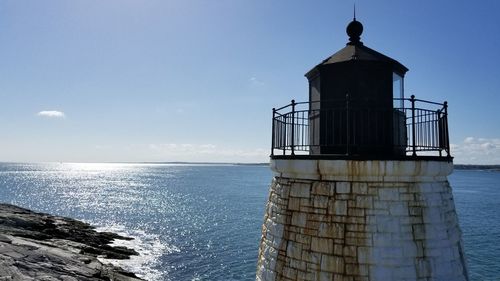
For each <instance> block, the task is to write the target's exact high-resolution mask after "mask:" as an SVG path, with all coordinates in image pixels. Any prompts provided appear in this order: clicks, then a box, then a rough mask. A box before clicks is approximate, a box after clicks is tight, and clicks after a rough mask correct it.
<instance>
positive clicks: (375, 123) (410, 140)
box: [271, 95, 451, 159]
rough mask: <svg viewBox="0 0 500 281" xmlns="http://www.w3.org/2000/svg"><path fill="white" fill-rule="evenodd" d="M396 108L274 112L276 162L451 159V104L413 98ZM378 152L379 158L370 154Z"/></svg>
mask: <svg viewBox="0 0 500 281" xmlns="http://www.w3.org/2000/svg"><path fill="white" fill-rule="evenodd" d="M394 102H395V103H396V102H397V103H398V106H397V107H393V108H387V106H385V108H380V107H377V106H372V105H370V106H367V104H369V103H367V102H366V101H365V103H364V104H365V105H364V106H360V103H356V102H355V101H353V100H350V99H349V96H348V95H346V99H345V100H329V101H316V102H295V101H294V100H292V102H291V103H290V104H288V105H286V106H283V107H280V108H273V120H272V144H271V145H272V147H271V156H272V157H274V158H280V157H292V156H296V155H310V156H314V157H317V156H320V157H321V156H333V157H340V158H349V157H354V158H355V157H358V156H368V158H370V156H374V155H375V154H377V153H378V154H379V155H378V156H380V153H383V155H385V156H384V157H385V158H394V159H396V158H408V157H410V158H411V157H428V156H434V157H442V158H450V157H451V156H450V143H449V134H448V104H447V102H446V101H445V102H444V103H436V102H430V101H425V100H420V99H416V98H415V96H413V95H412V96H411V98H404V99H398V98H395V99H394ZM372 152H377V153H372Z"/></svg>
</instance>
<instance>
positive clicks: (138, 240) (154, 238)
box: [96, 224, 180, 281]
mask: <svg viewBox="0 0 500 281" xmlns="http://www.w3.org/2000/svg"><path fill="white" fill-rule="evenodd" d="M96 231H99V232H105V231H106V232H113V233H116V234H119V235H122V236H125V237H131V238H134V239H133V240H114V241H113V243H112V244H111V245H112V246H124V247H127V248H131V249H134V250H135V251H137V252H138V253H139V255H138V256H131V257H130V259H126V260H117V259H105V258H99V260H100V261H101V262H103V263H111V264H113V265H116V266H119V267H121V268H123V269H125V270H127V271H130V272H133V273H135V274H136V275H137V276H139V277H141V278H143V279H145V280H151V281H156V280H164V279H165V278H166V276H165V274H166V272H163V271H160V270H158V269H155V267H156V266H157V265H158V264H159V262H160V261H159V259H160V257H161V256H162V255H164V254H169V253H174V252H179V251H180V250H179V249H178V248H177V247H175V246H173V245H167V244H166V243H164V242H162V241H161V240H160V239H159V236H158V235H156V234H151V233H147V232H145V231H144V230H139V229H127V228H126V227H125V226H124V225H120V224H113V225H105V226H99V227H97V228H96Z"/></svg>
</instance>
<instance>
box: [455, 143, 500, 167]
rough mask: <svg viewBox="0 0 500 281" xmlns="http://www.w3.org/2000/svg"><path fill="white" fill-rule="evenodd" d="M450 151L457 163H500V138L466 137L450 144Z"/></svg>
mask: <svg viewBox="0 0 500 281" xmlns="http://www.w3.org/2000/svg"><path fill="white" fill-rule="evenodd" d="M450 146H451V153H452V156H454V157H455V162H456V163H459V164H500V139H498V138H476V137H467V138H465V139H464V140H463V142H462V143H458V144H457V143H455V144H451V145H450Z"/></svg>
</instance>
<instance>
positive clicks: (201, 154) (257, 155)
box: [149, 143, 269, 162]
mask: <svg viewBox="0 0 500 281" xmlns="http://www.w3.org/2000/svg"><path fill="white" fill-rule="evenodd" d="M149 149H150V150H152V151H155V154H156V155H161V156H164V157H170V158H172V159H191V160H190V161H209V162H212V161H229V162H239V161H243V162H264V161H267V160H268V157H269V151H268V150H267V149H261V148H255V149H237V148H231V147H219V146H216V145H214V144H191V143H162V144H150V145H149Z"/></svg>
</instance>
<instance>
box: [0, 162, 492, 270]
mask: <svg viewBox="0 0 500 281" xmlns="http://www.w3.org/2000/svg"><path fill="white" fill-rule="evenodd" d="M271 177H272V174H271V171H270V170H269V168H268V167H267V166H252V165H180V164H175V165H174V164H108V163H96V164H92V163H87V164H77V163H74V164H72V163H61V164H59V163H47V164H17V163H0V202H5V203H12V204H16V205H19V206H22V207H25V208H29V209H32V210H35V211H40V212H47V213H51V214H57V215H61V216H68V217H72V218H76V219H80V220H84V221H86V222H88V223H90V224H92V225H94V226H96V227H97V229H98V230H103V231H113V232H117V233H120V234H123V235H127V236H131V237H133V238H135V239H134V240H133V241H117V242H116V243H117V244H120V245H125V246H128V247H132V248H134V249H136V250H137V251H138V252H139V253H141V255H140V256H139V257H133V258H132V259H131V260H126V261H108V262H113V263H115V264H118V265H120V266H122V267H124V268H126V269H129V270H131V271H133V272H135V273H136V274H138V275H139V276H141V277H143V278H145V279H146V280H255V270H256V262H257V253H258V247H259V241H260V231H261V224H262V221H263V216H264V209H265V204H266V201H267V196H268V185H269V183H270V181H271ZM449 179H450V183H451V185H452V187H453V194H454V198H455V204H456V208H457V213H458V216H459V220H460V225H461V228H462V231H463V239H464V244H465V252H466V256H467V259H468V265H469V271H470V277H471V280H500V172H488V171H463V170H456V171H455V172H454V173H453V174H452V175H451V176H450V177H449Z"/></svg>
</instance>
